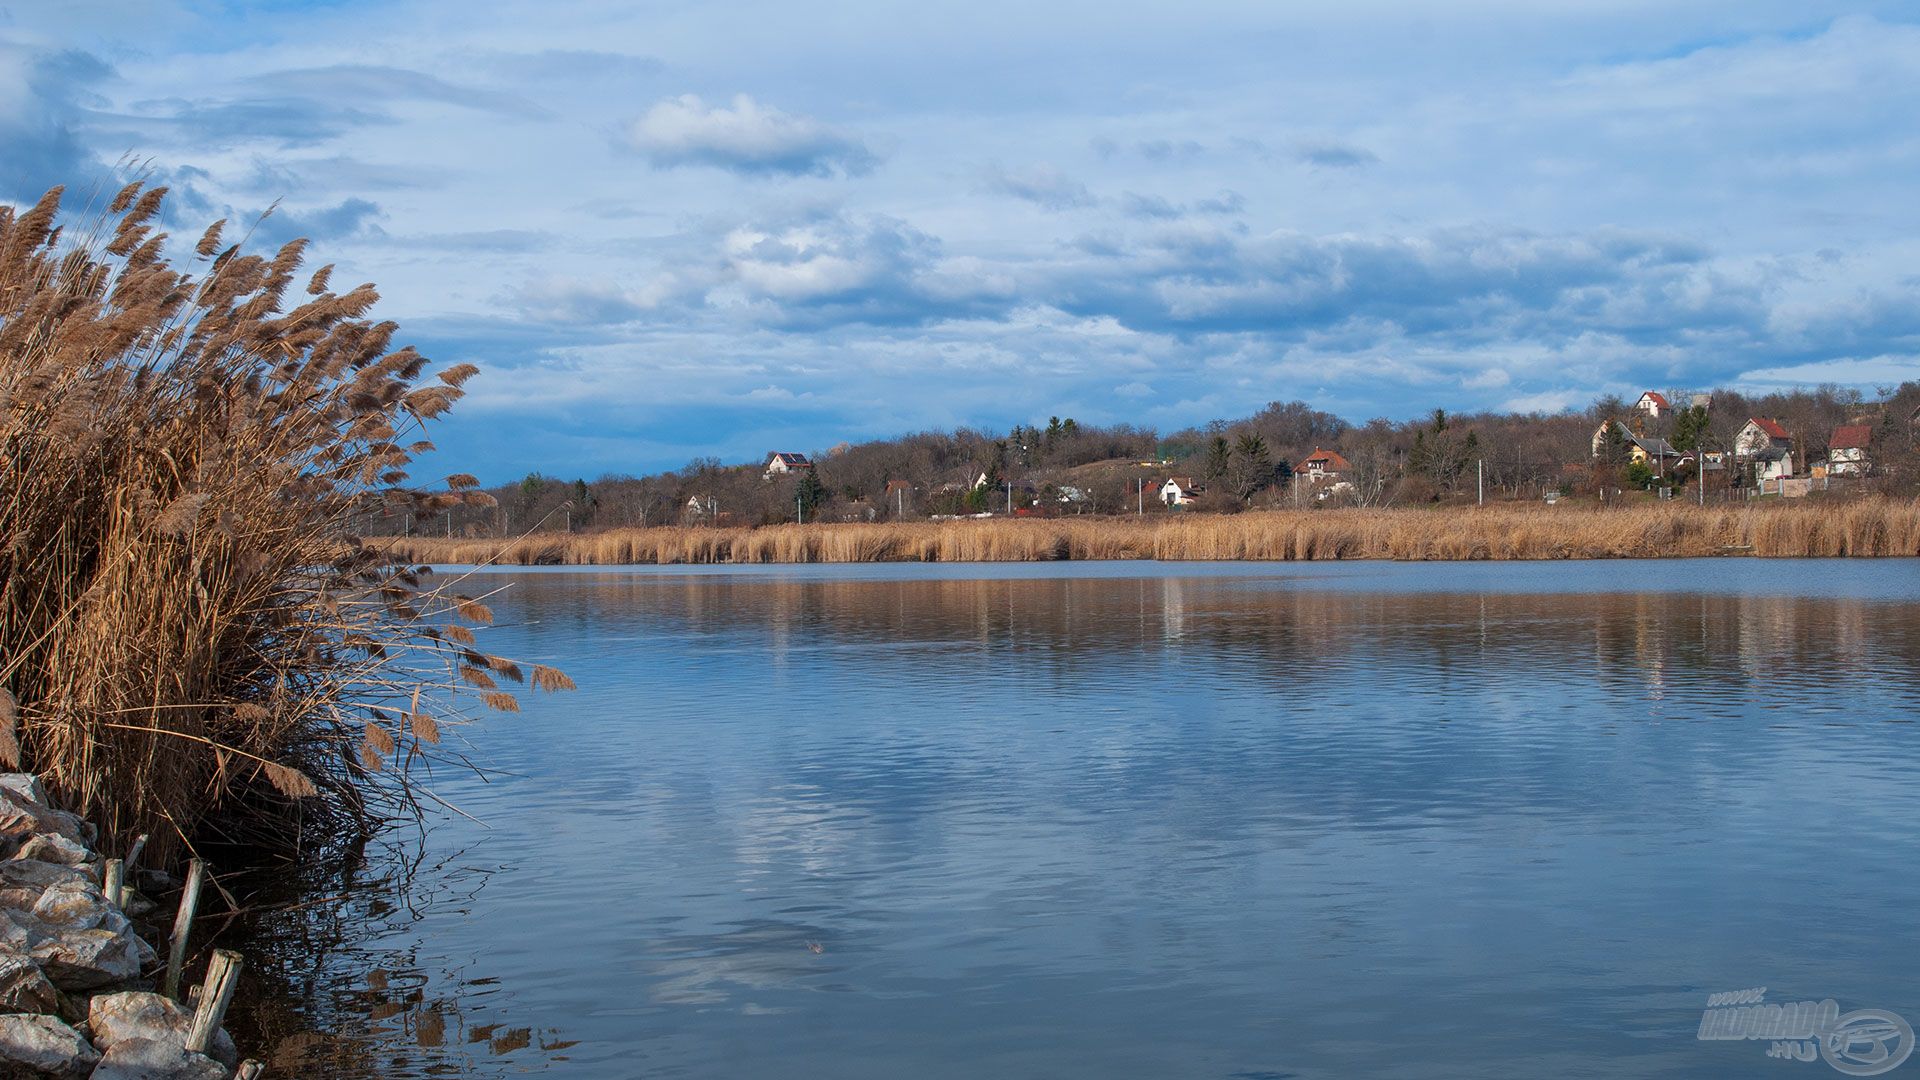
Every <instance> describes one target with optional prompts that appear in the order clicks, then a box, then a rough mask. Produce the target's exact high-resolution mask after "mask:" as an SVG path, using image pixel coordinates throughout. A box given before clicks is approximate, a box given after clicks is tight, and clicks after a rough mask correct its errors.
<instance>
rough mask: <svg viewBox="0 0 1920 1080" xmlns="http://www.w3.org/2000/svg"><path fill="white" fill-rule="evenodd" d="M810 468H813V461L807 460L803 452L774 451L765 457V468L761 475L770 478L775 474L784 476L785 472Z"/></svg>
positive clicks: (802, 470) (803, 470)
mask: <svg viewBox="0 0 1920 1080" xmlns="http://www.w3.org/2000/svg"><path fill="white" fill-rule="evenodd" d="M811 468H813V462H811V461H808V460H807V455H805V454H787V453H782V452H780V451H775V452H774V453H773V454H772V455H770V456H769V457H768V458H767V469H766V471H765V472H764V473H762V474H761V476H762V477H763V478H765V479H768V480H771V479H773V478H774V477H776V476H784V475H786V474H787V473H795V472H805V471H807V470H809V469H811Z"/></svg>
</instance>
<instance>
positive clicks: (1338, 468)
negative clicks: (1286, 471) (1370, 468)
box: [1293, 446, 1353, 481]
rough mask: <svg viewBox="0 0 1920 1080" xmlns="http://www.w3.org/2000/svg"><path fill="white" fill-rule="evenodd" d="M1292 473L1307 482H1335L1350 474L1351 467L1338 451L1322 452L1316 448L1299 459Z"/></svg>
mask: <svg viewBox="0 0 1920 1080" xmlns="http://www.w3.org/2000/svg"><path fill="white" fill-rule="evenodd" d="M1293 471H1294V472H1295V473H1296V474H1298V475H1300V476H1303V477H1305V478H1306V479H1308V480H1313V481H1319V480H1337V479H1341V478H1343V477H1345V476H1346V475H1347V474H1348V473H1350V472H1352V471H1353V466H1352V465H1351V464H1349V463H1348V462H1347V459H1346V458H1344V457H1341V456H1340V452H1339V451H1338V450H1322V449H1320V448H1319V447H1317V446H1316V447H1314V448H1313V453H1311V454H1308V455H1307V456H1306V457H1303V458H1301V459H1300V464H1298V465H1295V466H1294V467H1293Z"/></svg>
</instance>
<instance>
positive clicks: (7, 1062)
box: [0, 1014, 100, 1080]
mask: <svg viewBox="0 0 1920 1080" xmlns="http://www.w3.org/2000/svg"><path fill="white" fill-rule="evenodd" d="M99 1061H100V1054H99V1052H98V1051H96V1050H95V1049H94V1048H93V1047H92V1045H90V1044H89V1043H88V1042H87V1040H86V1039H84V1038H81V1037H80V1033H79V1032H77V1031H75V1030H73V1029H72V1028H70V1027H68V1026H67V1025H65V1024H63V1023H61V1022H60V1021H58V1020H56V1019H54V1018H53V1017H51V1016H23V1015H17V1014H16V1015H9V1016H0V1077H36V1078H37V1077H54V1078H57V1080H83V1078H84V1077H86V1076H88V1075H89V1074H91V1073H92V1072H93V1067H94V1066H95V1065H96V1064H98V1063H99Z"/></svg>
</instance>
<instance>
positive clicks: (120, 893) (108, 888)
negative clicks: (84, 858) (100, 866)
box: [100, 859, 127, 907]
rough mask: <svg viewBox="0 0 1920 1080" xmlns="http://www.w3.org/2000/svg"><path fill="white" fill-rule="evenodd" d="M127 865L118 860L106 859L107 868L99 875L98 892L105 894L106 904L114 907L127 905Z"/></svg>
mask: <svg viewBox="0 0 1920 1080" xmlns="http://www.w3.org/2000/svg"><path fill="white" fill-rule="evenodd" d="M126 881H127V864H126V863H123V862H121V861H120V860H119V859H108V860H107V867H106V869H105V870H103V871H101V873H100V891H101V892H103V893H106V894H107V903H109V904H112V905H113V906H114V907H125V906H126V904H127V897H126V892H127V886H126Z"/></svg>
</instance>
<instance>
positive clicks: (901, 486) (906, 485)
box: [887, 480, 913, 495]
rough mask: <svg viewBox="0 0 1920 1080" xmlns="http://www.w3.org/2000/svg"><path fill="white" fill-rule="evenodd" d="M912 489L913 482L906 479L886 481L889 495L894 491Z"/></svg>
mask: <svg viewBox="0 0 1920 1080" xmlns="http://www.w3.org/2000/svg"><path fill="white" fill-rule="evenodd" d="M912 490H913V484H912V483H910V482H908V481H906V480H889V481H887V494H889V495H891V494H893V493H894V492H896V491H912Z"/></svg>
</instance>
